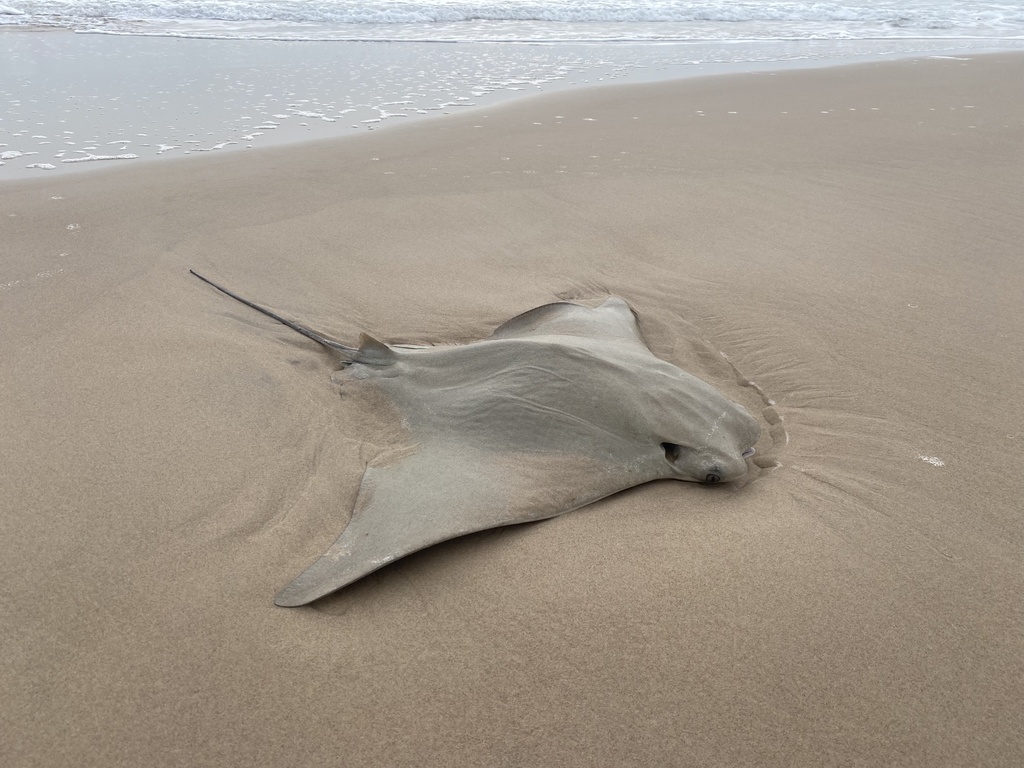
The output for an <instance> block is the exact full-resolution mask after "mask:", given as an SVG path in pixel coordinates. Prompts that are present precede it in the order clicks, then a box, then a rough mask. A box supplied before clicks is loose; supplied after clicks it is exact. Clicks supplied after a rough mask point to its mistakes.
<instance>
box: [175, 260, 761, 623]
mask: <svg viewBox="0 0 1024 768" xmlns="http://www.w3.org/2000/svg"><path fill="white" fill-rule="evenodd" d="M192 274H194V275H195V276H196V277H198V278H199V279H200V280H203V281H204V282H206V283H208V284H210V285H211V286H213V287H214V288H216V289H217V290H219V291H221V292H222V293H224V294H226V295H228V296H230V297H231V298H233V299H235V300H237V301H240V302H242V303H243V304H245V305H247V306H249V307H251V308H252V309H254V310H256V311H258V312H262V313H263V314H264V315H267V316H269V317H271V318H273V319H274V320H276V321H278V322H280V323H283V324H284V325H286V326H288V327H289V328H291V329H293V330H295V331H297V332H298V333H301V334H302V335H303V336H306V337H307V338H310V339H312V340H313V341H315V342H316V343H317V344H320V345H321V346H323V347H325V348H326V349H328V350H330V351H331V352H333V353H334V354H335V355H336V356H337V357H338V359H339V362H340V370H339V371H337V372H335V374H334V376H333V377H332V378H333V379H334V380H335V381H337V382H338V383H340V384H341V386H342V388H345V387H350V388H351V387H373V388H376V390H377V391H379V392H381V393H383V394H384V395H386V396H387V398H389V399H390V401H391V402H392V403H393V404H394V405H395V406H396V407H397V409H398V411H399V412H400V413H401V415H402V417H403V425H404V426H405V427H406V428H407V430H408V433H409V435H410V436H411V442H410V444H409V445H405V446H403V447H401V448H398V449H391V450H388V451H385V452H384V453H382V454H381V455H380V456H378V457H377V458H375V459H374V460H372V461H370V462H369V464H368V466H367V467H366V470H365V472H364V474H363V478H362V482H361V484H360V487H359V492H358V495H357V498H356V502H355V507H354V509H353V511H352V515H351V518H350V520H349V523H348V525H347V526H346V527H345V529H344V530H343V531H342V532H341V535H340V536H339V537H338V539H337V541H335V542H334V544H333V546H331V547H330V549H328V550H327V552H326V553H325V554H324V555H322V556H321V557H320V558H319V559H318V560H316V562H314V563H313V564H312V565H311V566H309V567H308V568H307V569H306V570H304V571H303V572H302V573H301V574H299V576H297V577H296V578H295V579H294V580H293V581H292V582H291V583H290V584H288V585H287V586H286V587H285V588H284V589H282V590H281V591H280V592H279V593H278V594H277V596H276V597H275V599H274V602H275V603H276V604H277V605H281V606H298V605H305V604H306V603H310V602H312V601H313V600H316V599H317V598H320V597H323V596H324V595H327V594H329V593H331V592H334V591H335V590H337V589H340V588H342V587H344V586H346V585H348V584H351V583H352V582H354V581H356V580H357V579H360V578H362V577H363V576H365V575H367V574H369V573H371V572H373V571H376V570H377V569H379V568H382V567H383V566H385V565H387V564H388V563H391V562H393V561H395V560H397V559H399V558H401V557H404V556H406V555H409V554H411V553H413V552H416V551H418V550H421V549H424V548H426V547H429V546H431V545H433V544H437V543H440V542H442V541H447V540H449V539H454V538H456V537H459V536H463V535H466V534H469V533H473V532H476V531H482V530H486V529H489V528H497V527H500V526H506V525H514V524H517V523H525V522H529V521H535V520H544V519H547V518H551V517H556V516H558V515H562V514H564V513H566V512H570V511H572V510H575V509H579V508H580V507H583V506H585V505H587V504H590V503H592V502H595V501H597V500H598V499H602V498H604V497H606V496H610V495H612V494H614V493H617V492H618V491H622V490H625V489H627V488H631V487H633V486H637V485H641V484H642V483H647V482H650V481H652V480H658V479H666V478H672V479H677V480H684V481H690V482H696V483H720V482H730V481H734V480H738V479H740V478H741V477H743V476H744V475H745V474H746V472H747V469H748V466H747V458H748V457H749V456H750V455H751V454H752V453H753V446H754V444H755V443H756V442H757V440H758V437H759V434H760V428H759V426H758V423H757V421H756V420H755V419H754V418H753V417H752V416H751V415H750V414H749V413H748V412H747V410H746V409H744V408H743V407H742V406H740V405H737V404H736V403H734V402H732V401H731V400H729V399H728V398H726V397H725V396H724V395H723V394H721V393H720V392H719V391H718V390H716V389H715V388H714V387H712V386H711V385H710V384H708V383H706V382H704V381H702V380H701V379H699V378H697V377H696V376H693V375H691V374H689V373H687V372H685V371H683V370H682V369H680V368H678V367H677V366H675V365H673V364H672V363H669V362H666V361H664V360H661V359H660V358H658V357H655V355H654V354H653V353H652V352H651V351H650V349H648V347H647V345H646V343H645V342H644V339H643V336H642V335H641V333H640V328H639V326H638V324H637V319H636V316H635V315H634V314H633V311H632V310H631V309H630V307H629V305H628V304H627V303H626V302H625V301H624V300H622V299H620V298H617V297H614V296H613V297H610V298H608V299H606V300H605V301H604V302H603V303H602V304H601V305H600V306H597V307H594V308H590V307H586V306H582V305H579V304H575V303H571V302H557V303H554V304H545V305H544V306H540V307H537V308H535V309H531V310H530V311H528V312H524V313H523V314H521V315H518V316H516V317H513V318H512V319H511V320H508V321H507V322H505V323H503V324H502V325H500V326H498V328H496V329H495V330H494V332H493V333H491V335H490V336H488V337H487V338H485V339H483V340H481V341H476V342H472V343H469V344H461V345H453V346H430V347H417V346H411V345H397V344H393V345H388V344H385V343H383V342H381V341H378V340H376V339H374V338H372V337H370V336H368V335H366V334H363V335H361V336H360V344H359V346H358V347H353V346H348V345H345V344H342V343H340V342H338V341H335V340H334V339H331V338H329V337H328V336H326V335H324V334H322V333H319V332H318V331H315V330H313V329H311V328H308V327H306V326H305V325H302V324H300V323H297V322H294V321H292V320H288V319H287V318H285V317H282V316H281V315H278V314H277V313H275V312H273V311H271V310H270V309H267V308H266V307H263V306H260V305H258V304H255V303H253V302H251V301H249V300H248V299H244V298H242V297H241V296H239V295H237V294H235V293H232V292H231V291H229V290H227V289H226V288H223V287H221V286H220V285H217V284H216V283H214V282H212V281H211V280H208V279H207V278H205V277H203V276H202V275H199V274H198V273H196V272H192Z"/></svg>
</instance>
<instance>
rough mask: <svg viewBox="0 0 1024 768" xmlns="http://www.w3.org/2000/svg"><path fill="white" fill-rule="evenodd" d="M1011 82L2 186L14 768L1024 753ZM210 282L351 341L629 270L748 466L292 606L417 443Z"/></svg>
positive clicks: (593, 293)
mask: <svg viewBox="0 0 1024 768" xmlns="http://www.w3.org/2000/svg"><path fill="white" fill-rule="evenodd" d="M1021 82H1024V57H1021V56H1017V55H994V56H987V57H979V58H975V59H972V60H956V59H941V60H920V61H910V62H896V63H884V64H871V65H863V66H856V67H846V68H836V69H827V70H818V71H798V72H787V73H780V74H757V75H746V76H730V77H722V78H707V79H702V80H691V81H686V82H679V83H660V84H652V85H645V86H629V87H608V88H603V89H593V90H581V91H577V92H567V93H560V94H552V95H550V96H546V97H536V98H533V99H529V100H524V101H521V102H517V103H514V104H511V105H507V106H504V107H502V108H500V109H497V108H496V109H493V110H490V111H485V110H476V111H470V112H466V113H464V114H460V115H459V116H457V117H451V118H445V119H440V120H436V121H424V122H421V123H419V124H416V125H412V126H408V127H399V128H395V129H388V130H382V131H378V132H376V133H374V134H373V135H368V136H361V137H356V138H351V139H347V140H342V141H334V142H325V143H319V144H309V145H303V146H295V147H287V148H280V149H268V150H266V151H260V153H259V154H244V155H243V154H239V155H227V156H222V157H214V156H210V157H204V158H202V159H201V160H198V159H193V158H189V159H185V160H182V161H166V162H161V163H159V164H156V163H154V164H152V165H138V166H135V167H132V168H114V169H110V170H106V169H103V170H98V171H97V172H96V173H94V174H83V175H78V176H68V177H65V178H54V179H52V180H44V179H41V180H39V181H30V182H18V183H9V184H4V185H0V222H2V224H0V251H2V259H0V267H2V273H0V328H2V332H0V360H2V361H3V365H2V368H0V420H2V421H0V461H2V467H3V471H2V473H0V505H2V508H0V526H2V528H0V548H2V549H0V563H2V568H3V572H2V584H3V587H2V609H0V610H2V616H0V618H2V623H0V627H2V629H0V641H2V642H0V647H2V650H3V653H2V655H0V691H2V694H0V734H2V737H0V764H2V765H4V766H11V767H13V768H22V767H27V766H33V767H35V766H47V767H48V766H65V765H73V766H83V767H84V766H96V767H102V768H111V767H114V766H172V765H173V766H178V765H188V766H218V767H219V766H293V765H332V766H333V765H345V766H363V765H366V766H370V765H372V766H441V765H445V766H466V765H486V766H524V765H544V766H547V765H551V766H554V765H558V766H568V765H573V766H576V765H578V766H595V765H601V766H605V765H607V766H631V765H644V766H665V765H679V766H690V765H722V766H736V765H750V766H825V765H828V766H831V765H836V766H839V765H843V766H846V765H865V766H874V765H913V766H968V765H971V766H974V765H991V766H1012V765H1020V764H1022V763H1024V714H1022V712H1024V706H1022V705H1024V693H1022V690H1024V689H1022V687H1021V680H1024V616H1022V614H1024V603H1022V599H1021V595H1022V593H1024V569H1022V564H1021V553H1022V552H1024V512H1022V501H1021V499H1022V497H1024V472H1022V470H1021V468H1020V467H1021V448H1022V446H1024V385H1022V384H1021V382H1022V380H1024V354H1022V348H1024V312H1022V310H1021V308H1022V306H1024V284H1022V282H1024V281H1022V267H1021V254H1022V250H1021V248H1022V246H1021V244H1022V243H1024V216H1022V215H1021V211H1022V210H1024V153H1022V151H1021V147H1022V141H1024V101H1022V100H1021V98H1020V93H1021V92H1020V84H1021ZM190 267H191V268H195V269H197V270H198V271H200V272H203V273H204V274H206V275H208V276H209V277H211V278H213V279H215V280H218V281H219V282H222V283H223V284H225V285H228V286H230V287H231V288H233V289H235V290H237V291H239V292H240V293H242V294H243V295H246V296H248V297H250V298H253V299H255V300H258V301H261V302H262V303H264V304H267V305H269V306H270V307H272V308H273V309H275V310H276V311H279V312H282V313H285V314H287V315H288V316H290V317H294V318H296V319H299V320H302V321H304V322H306V323H308V324H309V325H311V326H313V327H315V328H318V329H321V330H323V331H324V332H326V333H329V334H330V335H331V336H332V337H334V338H338V339H342V340H350V341H353V342H355V341H356V340H357V339H358V336H359V333H360V332H368V333H370V334H372V335H374V336H376V337H378V338H380V339H382V340H384V341H388V342H422V343H442V342H468V341H472V340H476V339H480V338H483V337H485V336H486V335H487V334H489V333H490V332H491V331H492V330H493V329H494V328H495V327H497V326H498V325H499V324H500V323H501V322H502V321H504V320H506V319H508V318H509V317H512V316H513V315H515V314H517V313H519V312H522V311H524V310H527V309H529V308H531V307H534V306H538V305H540V304H544V303H546V302H550V301H555V300H558V299H559V298H578V299H581V300H586V301H590V302H595V301H600V299H601V298H602V297H604V296H607V295H608V294H614V295H619V296H622V297H624V298H626V299H627V300H628V301H629V302H630V304H631V305H632V306H633V308H634V309H635V310H636V311H637V313H638V314H639V317H640V324H641V328H642V330H643V333H644V336H645V338H646V340H647V342H648V345H649V347H650V348H651V350H652V351H653V352H654V354H655V355H657V356H658V357H661V358H663V359H665V360H668V361H670V362H672V363H674V364H675V365H678V366H680V367H681V368H683V369H684V370H687V371H689V372H691V373H694V374H696V375H698V376H701V377H703V378H705V379H706V380H707V381H709V382H710V383H712V384H713V385H715V386H716V387H720V388H721V389H722V391H723V392H726V393H727V394H730V395H732V394H734V393H738V394H736V396H737V397H739V398H746V400H744V403H745V404H747V405H748V407H749V408H750V409H751V410H752V412H754V414H755V416H756V417H757V418H758V420H759V422H760V424H761V427H762V432H763V434H764V435H765V436H766V437H764V438H763V440H765V441H767V442H766V443H765V444H764V445H759V451H758V457H759V458H760V459H761V460H762V461H763V462H764V463H765V464H766V468H764V469H763V470H762V471H761V472H760V473H759V474H758V475H757V477H756V478H755V480H754V481H753V482H751V483H749V484H747V485H745V486H744V487H742V488H737V487H735V486H733V485H730V484H722V485H719V486H714V487H708V486H700V485H694V484H686V483H680V482H672V481H663V482H657V483H652V484H648V485H644V486H642V487H639V488H636V489H633V490H631V491H627V492H625V493H621V494H617V495H615V496H612V497H610V498H607V499H605V500H602V501H599V502H597V503H594V504H592V505H590V506H587V507H585V508H583V509H581V510H578V511H575V512H572V513H571V514H568V515H565V516H563V517H559V518H556V519H553V520H550V521H545V522H540V523H534V524H528V525H525V526H518V527H513V528H505V529H501V530H498V531H492V532H485V533H480V534H474V535H471V536H469V537H465V538H463V539H459V540H456V541H453V542H448V543H445V544H442V545H439V546H437V547H433V548H431V549H429V550H426V551H424V552H421V553H418V554H415V555H412V556H410V557H408V558H405V559H404V560H402V561H400V562H398V563H395V564H393V565H389V566H387V567H386V568H383V569H382V570H379V571H376V572H375V573H373V574H372V575H370V576H368V577H366V578H364V579H362V580H361V581H359V582H356V583H355V584H353V585H352V586H350V587H347V588H345V589H344V590H342V591H341V592H339V593H337V594H336V595H334V596H331V597H328V598H325V599H323V600H320V601H317V602H316V603H314V604H313V605H312V606H310V607H306V608H295V609H286V608H279V607H275V606H274V604H273V602H272V599H273V596H274V594H275V592H276V591H277V590H278V589H280V588H281V587H282V586H283V585H284V584H286V583H287V582H288V581H289V580H290V579H292V578H293V577H294V576H295V575H296V574H298V573H299V572H300V571H302V569H304V568H306V567H307V566H308V565H310V564H311V563H312V562H313V561H314V560H315V559H316V557H317V556H318V555H320V554H321V553H322V552H324V551H325V550H326V548H327V547H329V546H330V544H331V543H332V542H333V541H334V539H335V538H336V537H337V535H338V534H339V532H340V530H341V528H342V527H343V526H344V524H345V521H346V520H347V519H348V516H349V514H350V512H351V510H352V506H353V504H354V501H355V497H356V493H357V491H358V487H359V481H360V477H361V476H362V474H363V470H364V468H365V466H366V465H367V464H368V463H370V462H371V461H375V460H378V457H379V455H380V454H381V452H382V449H383V448H385V447H387V446H390V445H393V444H394V443H395V442H396V441H398V440H400V438H401V431H402V429H403V427H402V425H401V424H400V422H399V421H398V420H397V419H396V418H394V416H395V414H394V412H393V411H392V409H391V407H390V406H389V404H388V403H386V402H376V403H374V402H371V403H369V404H366V403H362V404H361V406H360V407H358V408H356V407H353V402H352V400H351V399H346V398H345V397H343V396H339V391H338V388H337V386H336V385H334V384H332V383H331V380H330V370H329V366H328V365H327V363H326V360H325V356H324V354H323V353H322V352H320V351H318V348H317V345H316V344H314V343H313V342H311V341H309V340H308V339H305V338H303V337H301V336H299V335H298V334H295V333H294V332H293V331H291V330H289V329H287V328H285V327H283V326H281V325H279V324H275V323H274V322H273V321H271V320H269V319H268V318H266V317H263V316H261V315H259V314H257V313H255V312H253V311H251V310H249V309H248V308H246V307H244V306H242V305H239V304H237V303H236V302H232V301H231V300H230V299H228V298H227V297H225V296H223V295H222V294H218V293H217V292H216V291H214V290H213V289H211V288H210V287H209V286H206V285H204V284H202V283H200V282H199V281H197V280H196V279H195V278H194V277H192V276H190V275H189V273H188V270H189V268H190ZM746 381H753V382H755V383H756V385H757V387H758V388H759V389H754V388H752V387H744V386H741V384H742V382H746ZM762 393H763V394H762ZM753 395H757V396H756V397H753ZM762 448H763V450H762ZM775 464H777V465H778V466H774V465H775ZM464 482H466V483H472V482H473V478H472V477H467V478H465V480H464Z"/></svg>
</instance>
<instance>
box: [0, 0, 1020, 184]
mask: <svg viewBox="0 0 1024 768" xmlns="http://www.w3.org/2000/svg"><path fill="white" fill-rule="evenodd" d="M996 50H1024V0H1016V1H1015V2H992V1H991V0H888V1H887V0H843V1H842V2H828V1H810V0H698V1H696V2H691V1H690V0H647V1H644V2H630V1H628V0H592V1H590V2H579V1H577V0H475V2H467V1H465V0H435V1H434V2H423V1H422V0H374V1H373V2H361V1H360V0H0V181H3V180H5V179H15V178H24V177H27V176H31V175H39V174H43V173H45V174H54V173H72V172H81V171H82V170H83V169H88V168H92V167H97V166H102V165H110V164H111V162H113V163H126V162H140V161H143V160H147V159H148V160H155V159H162V158H170V157H182V156H199V155H202V154H203V153H206V152H224V151H236V150H246V149H253V148H257V147H260V146H268V145H271V144H279V143H284V142H298V141H304V140H309V139H320V138H332V137H339V136H343V135H346V134H351V133H353V132H365V131H368V130H375V129H377V128H380V127H382V126H384V125H394V124H401V123H406V122H410V121H413V120H416V119H421V118H426V117H429V116H431V115H440V114H446V113H454V112H459V111H464V110H465V109H468V108H473V107H477V108H482V107H487V106H488V105H490V104H493V103H494V102H496V101H499V100H502V99H508V98H513V97H517V96H522V95H525V94H529V93H536V92H541V91H551V90H556V89H559V88H567V87H577V86H582V85H596V84H601V83H607V82H612V81H620V82H630V81H649V80H653V79H667V78H677V77H686V76H692V75H703V74H711V73H719V72H729V71H752V70H755V69H775V68H780V67H788V66H802V65H803V66H806V65H824V64H835V63H844V62H855V61H865V60H871V59H880V58H886V57H897V56H904V57H905V56H921V55H935V56H970V55H973V54H975V53H979V52H987V51H996ZM101 160H102V161H110V162H103V163H100V162H98V161H101Z"/></svg>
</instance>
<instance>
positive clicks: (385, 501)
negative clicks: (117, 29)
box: [274, 445, 654, 607]
mask: <svg viewBox="0 0 1024 768" xmlns="http://www.w3.org/2000/svg"><path fill="white" fill-rule="evenodd" d="M411 450H412V451H414V452H412V453H411V454H410V449H404V450H401V451H399V452H392V453H388V454H384V455H383V456H381V457H379V458H378V459H377V460H375V461H374V462H373V463H372V464H371V465H370V466H368V467H367V469H366V472H365V474H364V475H363V481H362V485H361V486H360V489H359V496H358V498H357V500H356V504H355V509H354V511H353V513H352V519H351V521H350V522H349V524H348V527H346V528H345V530H344V531H343V532H342V534H341V536H339V537H338V540H337V541H336V542H334V545H333V546H332V547H331V548H330V549H329V550H328V551H327V552H326V553H324V554H323V555H322V556H321V557H320V558H319V559H318V560H317V561H316V562H315V563H313V564H312V565H311V566H310V567H309V568H307V569H306V570H305V571H303V572H302V573H301V574H299V576H298V577H297V578H296V579H295V580H294V581H292V582H291V583H290V584H289V585H288V586H286V587H285V588H284V589H282V590H281V591H280V592H279V593H278V594H277V596H276V597H275V598H274V602H275V603H276V604H277V605H280V606H288V607H291V606H298V605H305V604H307V603H310V602H312V601H314V600H316V599H317V598H320V597H323V596H324V595H327V594H329V593H331V592H334V591H335V590H337V589H340V588H341V587H344V586H346V585H348V584H351V583H352V582H354V581H356V580H358V579H360V578H362V577H363V576H366V575H367V574H369V573H372V572H373V571H376V570H378V569H379V568H383V567H384V566H385V565H387V564H388V563H391V562H394V561H395V560H398V559H400V558H402V557H404V556H406V555H409V554H412V553H413V552H417V551H419V550H421V549H425V548H426V547H429V546H431V545H433V544H438V543H440V542H442V541H448V540H449V539H454V538H457V537H459V536H464V535H466V534H469V533H474V532H476V531H483V530H487V529H489V528H498V527H501V526H505V525H514V524H516V523H525V522H530V521H533V520H543V519H546V518H549V517H555V516H557V515H560V514H563V513H565V512H569V511H572V510H574V509H578V508H580V507H582V506H584V505H586V504H590V503H591V502H594V501H597V500H598V499H601V498H603V497H605V496H609V495H611V494H613V493H616V492H618V491H620V490H624V489H626V488H631V487H632V486H634V485H639V484H640V483H644V482H647V481H649V480H651V479H653V477H654V475H653V474H651V473H643V472H642V471H641V470H627V469H623V468H622V466H620V465H618V464H610V463H609V464H606V463H605V462H601V461H596V460H594V459H587V458H580V457H574V456H563V455H554V456H553V455H540V454H507V453H502V454H501V455H498V454H495V453H493V452H488V451H480V450H477V449H474V448H470V447H465V446H455V445H421V446H416V447H415V448H413V449H411Z"/></svg>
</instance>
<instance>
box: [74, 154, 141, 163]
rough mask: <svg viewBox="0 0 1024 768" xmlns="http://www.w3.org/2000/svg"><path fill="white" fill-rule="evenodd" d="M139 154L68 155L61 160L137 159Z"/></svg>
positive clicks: (80, 161) (75, 161)
mask: <svg viewBox="0 0 1024 768" xmlns="http://www.w3.org/2000/svg"><path fill="white" fill-rule="evenodd" d="M137 157H138V155H135V154H131V153H127V154H123V155H90V154H86V155H83V156H82V157H68V158H65V159H64V160H61V162H62V163H91V162H93V161H95V160H135V159H136V158H137Z"/></svg>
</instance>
